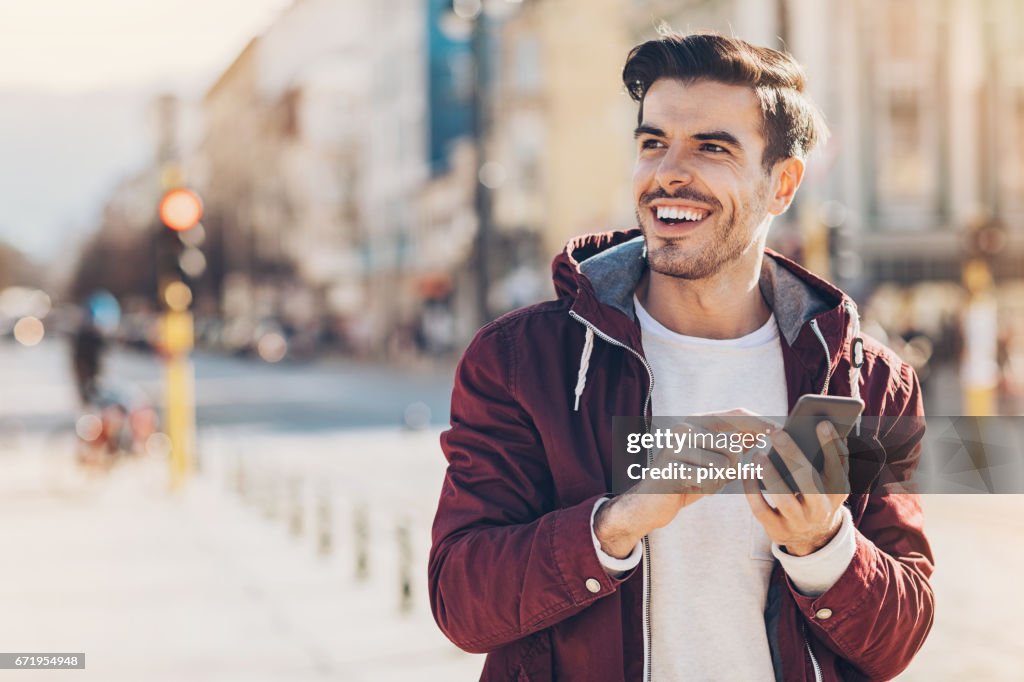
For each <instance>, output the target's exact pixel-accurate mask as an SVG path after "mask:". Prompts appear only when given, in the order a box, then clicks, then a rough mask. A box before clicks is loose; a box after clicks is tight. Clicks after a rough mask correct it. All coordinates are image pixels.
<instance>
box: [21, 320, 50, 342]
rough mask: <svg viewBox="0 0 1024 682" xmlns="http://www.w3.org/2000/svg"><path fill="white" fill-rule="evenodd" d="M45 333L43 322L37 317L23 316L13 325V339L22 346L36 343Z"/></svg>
mask: <svg viewBox="0 0 1024 682" xmlns="http://www.w3.org/2000/svg"><path fill="white" fill-rule="evenodd" d="M45 334H46V330H45V328H44V326H43V322H42V320H40V319H39V318H38V317H32V316H27V317H23V318H21V319H20V320H18V321H17V322H16V323H15V325H14V339H15V340H16V341H17V342H18V343H20V344H21V345H23V346H35V345H37V344H38V343H39V342H40V341H42V340H43V336H44V335H45Z"/></svg>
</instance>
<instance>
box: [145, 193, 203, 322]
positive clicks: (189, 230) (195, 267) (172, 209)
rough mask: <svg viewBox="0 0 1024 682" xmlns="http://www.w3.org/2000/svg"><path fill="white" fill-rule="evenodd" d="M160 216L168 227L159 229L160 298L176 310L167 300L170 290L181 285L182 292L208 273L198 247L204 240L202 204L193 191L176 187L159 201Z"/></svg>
mask: <svg viewBox="0 0 1024 682" xmlns="http://www.w3.org/2000/svg"><path fill="white" fill-rule="evenodd" d="M158 213H159V215H160V222H161V223H162V224H163V226H164V227H166V228H167V229H165V230H160V234H159V235H158V237H157V244H156V249H157V279H158V287H159V296H160V302H161V305H162V306H165V307H171V308H172V309H173V307H174V306H172V305H171V304H170V302H169V300H168V298H167V294H168V287H170V286H172V285H179V286H177V287H176V288H177V290H178V291H179V292H180V286H187V285H186V284H185V282H187V281H193V282H194V281H195V280H196V279H198V278H199V277H200V276H201V275H202V274H203V272H204V271H205V270H206V257H205V256H204V255H203V252H202V250H200V248H199V247H200V246H201V245H202V243H203V240H204V238H205V232H204V230H203V226H202V224H201V223H200V222H199V220H200V219H201V218H202V216H203V201H202V199H200V198H199V195H198V194H196V193H195V192H194V191H192V190H190V189H187V188H185V187H175V188H173V189H170V190H168V191H167V192H165V193H164V195H163V197H162V198H161V199H160V204H159V207H158ZM190 293H191V292H190ZM178 300H180V296H179V297H178Z"/></svg>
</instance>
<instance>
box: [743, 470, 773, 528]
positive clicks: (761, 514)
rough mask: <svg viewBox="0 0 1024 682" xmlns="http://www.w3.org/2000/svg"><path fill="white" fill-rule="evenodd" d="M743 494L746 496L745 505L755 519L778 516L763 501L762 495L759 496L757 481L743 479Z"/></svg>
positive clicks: (759, 489)
mask: <svg viewBox="0 0 1024 682" xmlns="http://www.w3.org/2000/svg"><path fill="white" fill-rule="evenodd" d="M743 492H744V493H745V494H746V496H747V504H749V505H750V511H752V512H753V513H754V517H755V518H758V519H770V518H774V517H776V516H778V512H777V511H775V510H774V509H772V507H771V505H770V504H768V503H767V502H766V501H765V499H764V495H762V494H761V488H760V486H758V484H757V479H753V478H744V479H743Z"/></svg>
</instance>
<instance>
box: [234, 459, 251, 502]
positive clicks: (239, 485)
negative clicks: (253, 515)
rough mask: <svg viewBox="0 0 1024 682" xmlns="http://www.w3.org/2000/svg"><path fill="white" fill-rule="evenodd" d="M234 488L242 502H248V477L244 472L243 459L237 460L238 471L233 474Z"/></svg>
mask: <svg viewBox="0 0 1024 682" xmlns="http://www.w3.org/2000/svg"><path fill="white" fill-rule="evenodd" d="M235 487H236V489H237V490H238V496H239V497H240V498H241V499H242V502H248V501H249V492H250V491H249V477H248V475H247V474H246V470H245V457H244V456H243V457H239V458H238V470H237V471H236V473H235Z"/></svg>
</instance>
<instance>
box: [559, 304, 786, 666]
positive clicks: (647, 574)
mask: <svg viewBox="0 0 1024 682" xmlns="http://www.w3.org/2000/svg"><path fill="white" fill-rule="evenodd" d="M569 316H570V317H572V318H573V319H574V320H576V321H577V322H579V323H580V324H582V325H583V326H584V327H587V328H588V329H590V330H591V331H593V332H594V334H596V335H597V336H599V337H600V338H601V339H603V340H604V341H606V342H607V343H610V344H612V345H613V346H618V347H619V348H625V349H626V350H628V351H629V352H630V353H632V354H633V355H635V356H636V359H637V360H639V361H640V362H642V363H643V366H644V369H646V370H647V377H648V379H649V381H648V386H647V397H646V398H645V399H644V426H645V428H647V429H648V430H650V428H651V424H650V421H649V420H648V417H647V409H648V407H650V404H651V395H652V394H653V393H654V370H653V369H651V365H650V364H649V363H648V362H647V358H645V357H644V356H643V355H641V354H640V353H638V352H637V351H636V350H634V349H633V348H632V347H631V346H628V345H626V344H625V343H622V342H621V341H619V340H617V339H613V338H612V337H610V336H608V335H607V334H605V333H604V332H603V331H601V330H600V329H598V328H597V326H595V325H594V324H593V323H592V322H590V321H589V320H587V319H585V318H583V317H581V316H580V315H579V314H578V313H576V312H574V311H572V310H570V311H569ZM653 452H654V450H653V449H652V448H649V449H648V450H647V466H651V464H652V463H653ZM642 542H643V546H644V554H643V563H644V573H643V576H644V597H643V607H644V608H643V620H644V680H646V682H651V543H650V540H649V539H648V537H647V536H646V535H645V536H644V537H643V540H642ZM805 641H806V640H805Z"/></svg>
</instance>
